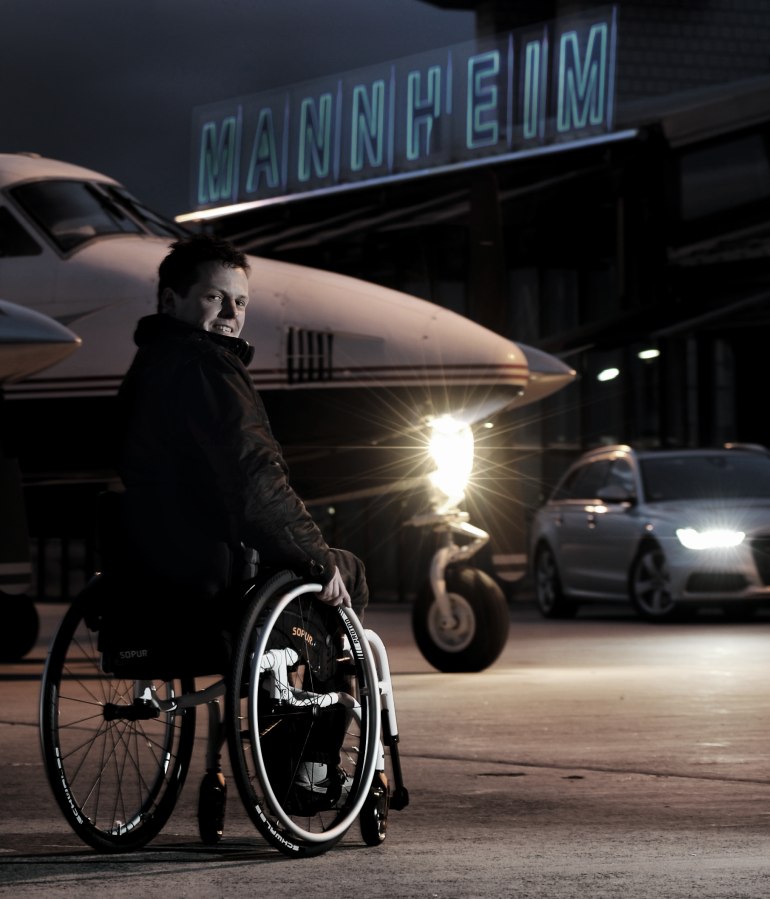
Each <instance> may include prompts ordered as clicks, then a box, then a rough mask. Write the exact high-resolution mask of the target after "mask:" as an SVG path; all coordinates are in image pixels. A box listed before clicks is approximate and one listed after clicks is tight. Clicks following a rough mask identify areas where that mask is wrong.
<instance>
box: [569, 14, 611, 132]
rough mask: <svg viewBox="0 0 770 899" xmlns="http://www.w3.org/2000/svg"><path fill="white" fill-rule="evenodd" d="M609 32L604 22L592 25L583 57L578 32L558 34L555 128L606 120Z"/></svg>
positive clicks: (592, 123)
mask: <svg viewBox="0 0 770 899" xmlns="http://www.w3.org/2000/svg"><path fill="white" fill-rule="evenodd" d="M608 31H609V28H608V26H607V24H606V23H601V24H598V25H592V26H591V30H590V32H589V33H588V41H587V42H586V50H585V57H584V58H581V56H580V44H579V41H578V34H577V32H575V31H567V32H565V33H564V34H563V35H562V36H561V41H560V45H559V84H558V98H559V105H558V108H557V110H556V128H557V130H558V131H570V130H572V129H573V128H585V127H586V125H587V124H588V125H602V124H604V123H605V121H606V120H607V119H608V112H609V111H608V110H607V108H606V107H607V81H608V73H607V69H608V66H609V56H608V49H609V34H608Z"/></svg>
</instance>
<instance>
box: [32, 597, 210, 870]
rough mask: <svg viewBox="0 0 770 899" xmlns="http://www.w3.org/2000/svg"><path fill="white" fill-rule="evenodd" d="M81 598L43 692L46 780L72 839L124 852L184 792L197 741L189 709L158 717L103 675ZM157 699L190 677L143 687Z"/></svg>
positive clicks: (56, 647) (62, 630) (158, 823)
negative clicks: (75, 835)
mask: <svg viewBox="0 0 770 899" xmlns="http://www.w3.org/2000/svg"><path fill="white" fill-rule="evenodd" d="M90 610H91V604H90V601H88V600H87V598H86V594H81V596H80V597H79V598H78V599H76V600H75V601H74V602H73V604H72V605H71V606H70V608H69V610H68V611H67V614H66V615H65V616H64V619H63V620H62V623H61V625H60V626H59V630H58V632H57V634H56V636H55V638H54V641H53V643H52V645H51V649H50V652H49V654H48V660H47V662H46V666H45V670H44V672H43V683H42V689H41V694H40V737H41V741H42V746H43V759H44V762H45V769H46V774H47V775H48V780H49V781H50V783H51V788H52V789H53V793H54V796H55V797H56V801H57V802H58V804H59V807H60V808H61V810H62V811H63V812H64V817H65V818H66V819H67V821H68V823H69V825H70V826H71V827H72V829H73V830H74V831H75V833H76V834H77V835H78V836H79V837H80V838H81V839H82V840H84V841H85V842H86V843H88V844H89V845H90V846H93V847H94V849H98V850H100V851H101V852H130V851H132V850H134V849H139V848H140V847H142V846H144V845H145V844H146V843H148V842H149V841H150V840H151V839H152V838H153V837H154V836H156V834H158V833H159V832H160V830H161V828H162V827H163V825H164V824H165V823H166V821H168V819H169V817H170V816H171V813H172V812H173V810H174V805H175V803H176V800H177V798H178V796H179V793H180V792H181V790H182V785H183V784H184V779H185V775H186V774H187V770H188V768H189V765H190V756H191V755H192V749H193V739H194V737H195V713H194V710H193V709H189V710H187V711H185V712H183V713H182V712H180V711H179V710H176V711H171V712H160V711H159V710H158V709H157V708H154V707H152V706H151V704H150V703H148V702H145V701H144V700H141V699H137V698H136V691H135V689H134V681H132V680H126V679H123V678H117V677H113V676H112V675H110V674H105V673H104V672H103V671H102V668H101V664H100V662H101V655H100V653H99V650H98V648H97V634H96V632H95V631H93V630H91V629H90V628H89V626H88V624H87V623H86V618H88V620H89V621H90V620H91V619H90ZM142 685H143V688H144V686H145V685H147V686H148V687H149V686H150V685H151V686H152V688H153V689H154V690H156V692H157V696H158V697H159V698H160V699H172V698H173V697H174V696H178V695H179V694H180V693H187V692H191V691H192V689H193V681H192V678H183V679H182V680H181V681H167V682H163V681H149V680H148V681H143V682H142Z"/></svg>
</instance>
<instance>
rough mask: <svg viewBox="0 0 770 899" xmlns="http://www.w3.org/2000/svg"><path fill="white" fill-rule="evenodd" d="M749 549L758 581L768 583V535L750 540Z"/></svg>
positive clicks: (769, 542) (769, 551)
mask: <svg viewBox="0 0 770 899" xmlns="http://www.w3.org/2000/svg"><path fill="white" fill-rule="evenodd" d="M751 551H752V553H753V554H754V564H755V565H756V566H757V574H758V575H759V579H760V581H762V583H763V584H765V585H767V584H770V536H766V537H755V538H754V539H753V540H752V541H751Z"/></svg>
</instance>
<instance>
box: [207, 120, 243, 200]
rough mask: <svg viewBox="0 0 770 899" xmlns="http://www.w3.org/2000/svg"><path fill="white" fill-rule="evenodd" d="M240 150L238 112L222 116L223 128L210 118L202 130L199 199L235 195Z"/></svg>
mask: <svg viewBox="0 0 770 899" xmlns="http://www.w3.org/2000/svg"><path fill="white" fill-rule="evenodd" d="M237 150H238V121H237V118H236V117H235V116H228V117H227V118H226V119H223V120H222V130H221V131H220V132H217V123H216V122H206V124H205V125H204V126H203V130H202V131H201V149H200V164H199V167H198V203H200V204H201V205H204V204H206V203H216V202H218V201H219V200H224V199H228V200H229V199H232V197H233V191H234V187H235V171H236V166H235V160H236V154H237Z"/></svg>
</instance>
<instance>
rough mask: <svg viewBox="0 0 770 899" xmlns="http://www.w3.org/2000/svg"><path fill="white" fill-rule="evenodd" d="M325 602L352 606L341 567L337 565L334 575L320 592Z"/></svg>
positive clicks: (332, 604)
mask: <svg viewBox="0 0 770 899" xmlns="http://www.w3.org/2000/svg"><path fill="white" fill-rule="evenodd" d="M319 595H320V597H321V599H322V600H323V601H324V602H328V603H329V605H330V606H345V607H346V608H348V609H349V608H350V594H349V593H348V590H347V587H346V586H345V584H344V582H343V580H342V575H341V574H340V570H339V568H337V567H336V566H335V568H334V576H333V577H332V579H331V580H330V581H329V583H328V584H327V585H326V586H325V587H324V588H323V590H322V591H321V593H320V594H319Z"/></svg>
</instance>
